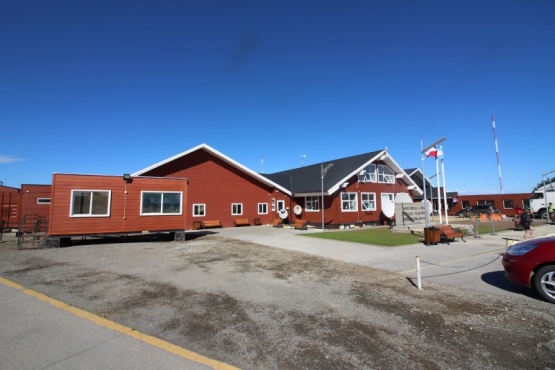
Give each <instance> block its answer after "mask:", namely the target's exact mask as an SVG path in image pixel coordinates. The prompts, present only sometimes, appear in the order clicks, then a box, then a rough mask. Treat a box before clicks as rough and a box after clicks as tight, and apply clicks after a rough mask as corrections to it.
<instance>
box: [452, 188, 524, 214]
mask: <svg viewBox="0 0 555 370" xmlns="http://www.w3.org/2000/svg"><path fill="white" fill-rule="evenodd" d="M531 198H532V195H531V194H530V193H512V194H470V195H457V197H456V198H455V199H456V202H455V203H453V205H454V206H453V208H452V209H450V210H449V214H451V215H455V214H457V212H458V211H460V210H462V209H463V208H466V207H471V206H475V205H478V204H488V205H491V206H494V207H496V208H497V209H499V213H500V214H502V215H505V216H508V217H514V216H515V215H516V209H517V207H519V208H520V209H524V207H527V206H529V205H530V199H531Z"/></svg>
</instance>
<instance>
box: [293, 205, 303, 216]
mask: <svg viewBox="0 0 555 370" xmlns="http://www.w3.org/2000/svg"><path fill="white" fill-rule="evenodd" d="M293 212H295V214H296V215H297V216H298V215H300V214H301V213H302V212H303V207H301V206H300V205H298V204H297V205H296V206H295V207H293Z"/></svg>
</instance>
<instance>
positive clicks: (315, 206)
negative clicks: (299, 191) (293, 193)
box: [304, 196, 320, 212]
mask: <svg viewBox="0 0 555 370" xmlns="http://www.w3.org/2000/svg"><path fill="white" fill-rule="evenodd" d="M304 210H305V211H306V212H320V197H319V196H307V197H304Z"/></svg>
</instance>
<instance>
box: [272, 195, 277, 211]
mask: <svg viewBox="0 0 555 370" xmlns="http://www.w3.org/2000/svg"><path fill="white" fill-rule="evenodd" d="M275 211H276V198H272V212H275Z"/></svg>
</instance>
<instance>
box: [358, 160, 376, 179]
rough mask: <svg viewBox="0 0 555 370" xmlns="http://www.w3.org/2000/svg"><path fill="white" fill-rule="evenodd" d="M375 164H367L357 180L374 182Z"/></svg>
mask: <svg viewBox="0 0 555 370" xmlns="http://www.w3.org/2000/svg"><path fill="white" fill-rule="evenodd" d="M376 179H377V178H376V165H375V164H369V165H368V166H366V167H365V168H364V169H363V170H362V171H361V174H359V175H358V181H360V182H376Z"/></svg>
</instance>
